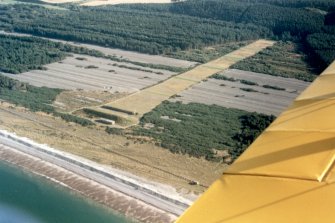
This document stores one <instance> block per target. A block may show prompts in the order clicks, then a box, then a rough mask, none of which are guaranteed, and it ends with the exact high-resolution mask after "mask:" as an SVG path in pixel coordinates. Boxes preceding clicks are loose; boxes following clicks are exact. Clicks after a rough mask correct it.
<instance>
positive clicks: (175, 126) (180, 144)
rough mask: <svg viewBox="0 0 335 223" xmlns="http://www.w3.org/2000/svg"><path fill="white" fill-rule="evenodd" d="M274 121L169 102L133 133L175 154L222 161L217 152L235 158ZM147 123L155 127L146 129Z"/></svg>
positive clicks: (247, 113)
mask: <svg viewBox="0 0 335 223" xmlns="http://www.w3.org/2000/svg"><path fill="white" fill-rule="evenodd" d="M162 116H165V117H168V118H162ZM273 118H274V117H273V116H266V115H262V114H256V113H250V112H246V111H242V110H238V109H231V108H224V107H221V106H216V105H204V104H197V103H190V104H182V103H178V102H177V103H172V102H167V101H166V102H163V103H162V104H161V105H159V106H158V107H156V108H155V109H154V110H153V111H152V112H150V113H147V114H145V115H144V116H143V118H142V119H141V126H142V127H136V128H135V129H134V130H133V131H134V134H137V135H144V136H150V137H153V138H154V139H155V140H156V141H157V142H159V143H160V145H161V146H162V147H165V148H167V149H169V150H171V151H172V152H175V153H183V154H189V155H191V156H195V157H205V158H206V159H208V160H220V159H222V157H220V155H218V154H220V152H218V151H222V150H227V151H228V153H229V154H230V155H231V157H232V158H233V159H234V158H236V157H237V156H238V155H240V153H241V152H242V151H244V149H245V147H246V145H249V144H250V143H251V142H252V141H253V139H255V137H257V136H258V134H259V133H260V132H261V131H263V130H264V129H265V128H266V127H267V126H268V125H269V124H270V123H271V121H272V120H273ZM148 123H150V124H151V125H153V127H152V128H147V127H146V128H144V126H145V125H146V124H148ZM244 133H245V134H246V137H243V134H244Z"/></svg>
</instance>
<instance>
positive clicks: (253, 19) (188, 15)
mask: <svg viewBox="0 0 335 223" xmlns="http://www.w3.org/2000/svg"><path fill="white" fill-rule="evenodd" d="M334 10H335V2H333V1H331V0H323V1H321V0H317V1H312V0H300V1H293V0H289V1H284V0H269V1H267V0H237V1H232V0H189V1H183V2H177V3H174V4H154V5H153V4H149V5H147V4H140V5H121V6H108V7H76V6H71V7H69V10H48V9H45V8H43V7H38V6H28V5H10V6H0V13H1V19H0V28H2V29H6V30H13V31H18V32H24V33H31V34H33V35H38V36H44V37H52V38H58V39H64V40H72V41H78V42H85V43H92V44H97V45H102V46H107V47H116V48H122V49H126V50H134V51H139V52H144V53H150V54H161V53H165V54H169V53H171V52H176V51H179V50H188V49H199V48H202V47H204V46H208V45H213V44H222V43H226V42H234V41H242V40H252V39H257V38H262V37H266V38H275V39H281V40H287V39H290V40H292V39H293V40H299V41H306V37H307V38H308V36H309V35H313V34H315V33H328V34H329V35H334V32H330V31H329V30H332V29H334V28H330V25H331V24H332V23H333V17H334V16H333V14H332V13H331V12H333V11H334ZM31 11H34V14H32V13H31ZM328 12H329V14H328V15H327V13H328ZM320 41H321V40H320ZM314 45H315V44H314ZM314 45H313V46H314ZM308 49H309V50H310V51H311V52H312V53H311V54H313V55H316V56H318V57H317V58H318V60H321V61H322V63H323V64H328V61H329V60H328V59H327V58H331V57H329V56H328V55H329V54H331V52H330V51H320V50H319V49H316V48H313V47H310V48H308ZM315 58H316V57H315ZM325 58H326V59H325Z"/></svg>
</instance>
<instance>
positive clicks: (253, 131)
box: [232, 113, 275, 157]
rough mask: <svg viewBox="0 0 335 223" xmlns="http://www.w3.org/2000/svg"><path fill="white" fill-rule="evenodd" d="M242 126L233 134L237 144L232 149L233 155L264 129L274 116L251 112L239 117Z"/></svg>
mask: <svg viewBox="0 0 335 223" xmlns="http://www.w3.org/2000/svg"><path fill="white" fill-rule="evenodd" d="M239 119H240V121H241V125H242V128H241V130H240V132H238V133H236V134H235V135H234V136H233V139H234V140H235V141H236V143H237V146H236V147H235V150H232V155H233V157H238V156H239V155H241V153H242V152H243V151H244V150H245V149H246V148H247V147H248V146H249V145H250V144H251V143H252V142H253V141H254V140H255V139H256V138H257V137H258V136H259V135H260V134H261V133H262V132H263V131H264V129H266V128H267V127H268V126H269V125H270V124H271V123H272V122H273V121H274V120H275V116H273V115H271V116H268V115H263V114H257V113H251V114H247V115H243V116H241V117H240V118H239Z"/></svg>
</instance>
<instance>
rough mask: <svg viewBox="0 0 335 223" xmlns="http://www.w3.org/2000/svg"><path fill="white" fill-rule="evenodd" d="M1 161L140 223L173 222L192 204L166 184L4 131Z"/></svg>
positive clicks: (0, 138) (0, 150)
mask: <svg viewBox="0 0 335 223" xmlns="http://www.w3.org/2000/svg"><path fill="white" fill-rule="evenodd" d="M25 149H29V150H28V151H25ZM38 150H40V151H38ZM0 159H1V160H3V161H5V162H8V163H11V164H14V165H16V166H19V167H21V168H23V169H25V170H28V171H30V172H33V173H34V174H37V175H40V176H42V177H44V178H49V180H51V181H53V182H56V183H58V184H60V185H61V186H63V187H67V188H69V189H71V190H72V191H74V192H76V193H79V194H81V195H83V196H85V197H87V198H90V199H92V200H94V201H96V202H98V203H101V204H103V205H105V206H107V207H110V208H112V209H113V210H115V211H116V212H119V213H121V214H123V215H125V216H126V217H128V218H130V219H135V220H138V221H140V222H147V223H151V222H173V221H174V220H176V218H177V216H179V215H180V214H181V212H183V211H184V210H185V209H186V208H187V206H188V205H190V204H191V202H192V201H189V200H186V199H185V198H183V197H181V196H180V195H179V194H177V193H176V192H174V191H172V190H171V188H169V187H167V186H165V185H159V184H155V183H153V182H145V180H144V179H141V178H138V177H136V176H132V175H131V174H129V173H125V172H123V171H119V170H116V169H112V168H109V167H105V166H103V165H100V164H97V163H94V162H92V161H89V160H86V159H84V158H81V157H76V156H74V155H72V154H67V153H64V152H61V151H58V150H56V149H53V148H50V147H48V146H46V145H41V144H37V143H34V142H33V141H31V140H29V139H26V138H23V137H18V136H16V135H15V134H12V133H9V132H7V131H4V130H0ZM71 162H74V163H71ZM76 162H77V163H76ZM95 171H96V172H95ZM102 174H105V176H103V175H102ZM106 176H107V177H106ZM132 177H133V178H132ZM113 181H116V182H113ZM114 184H115V185H114ZM164 187H165V188H164Z"/></svg>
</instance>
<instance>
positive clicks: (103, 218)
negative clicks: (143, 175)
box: [0, 161, 131, 223]
mask: <svg viewBox="0 0 335 223" xmlns="http://www.w3.org/2000/svg"><path fill="white" fill-rule="evenodd" d="M105 222H106V223H107V222H108V223H129V222H131V221H130V220H128V219H126V218H125V217H123V216H121V215H117V214H115V213H114V212H113V211H111V210H109V209H107V208H105V207H103V206H102V205H99V204H96V203H95V202H93V201H91V200H88V199H86V198H83V197H81V196H79V195H77V194H75V193H74V192H72V191H70V190H68V189H66V188H64V187H62V186H60V185H57V184H55V183H53V182H51V181H49V180H47V179H44V178H42V177H39V176H36V175H34V174H31V173H29V172H27V171H24V170H21V169H19V168H17V167H14V166H12V165H9V164H7V163H5V162H3V161H0V223H105Z"/></svg>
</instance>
